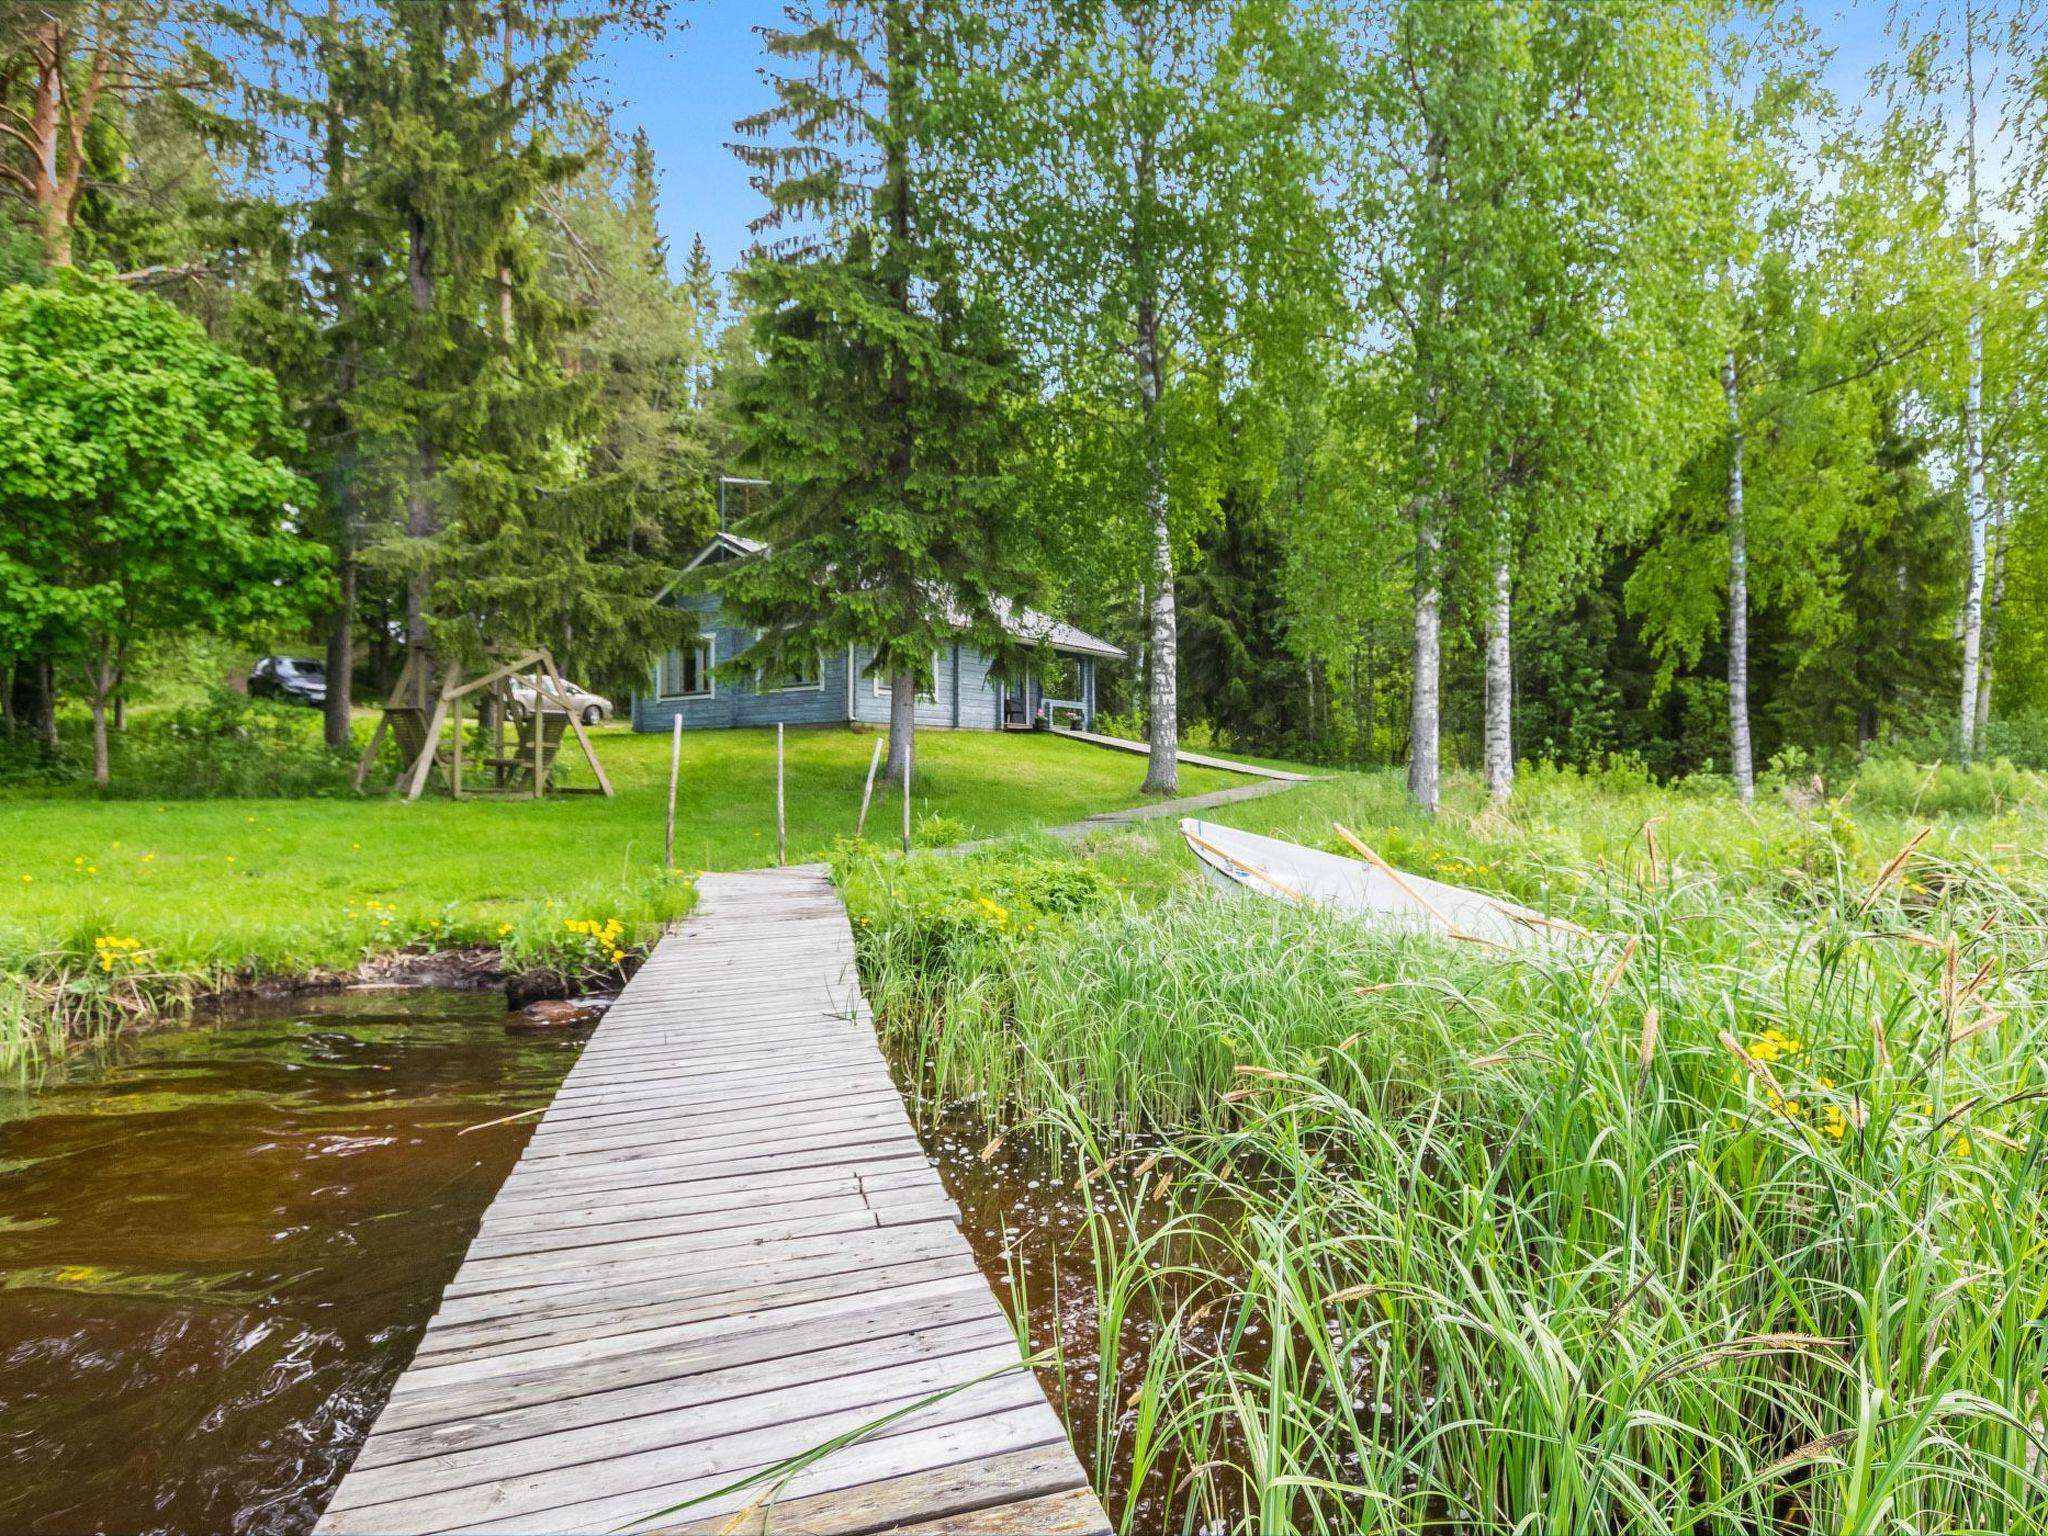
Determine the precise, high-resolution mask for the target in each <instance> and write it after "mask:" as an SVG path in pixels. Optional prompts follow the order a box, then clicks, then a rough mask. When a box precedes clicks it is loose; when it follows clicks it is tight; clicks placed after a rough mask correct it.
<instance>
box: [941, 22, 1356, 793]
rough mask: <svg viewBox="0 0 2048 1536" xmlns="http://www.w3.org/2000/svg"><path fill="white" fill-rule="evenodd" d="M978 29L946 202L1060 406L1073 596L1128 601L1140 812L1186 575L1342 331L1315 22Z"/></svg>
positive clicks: (1170, 740)
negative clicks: (967, 136)
mask: <svg viewBox="0 0 2048 1536" xmlns="http://www.w3.org/2000/svg"><path fill="white" fill-rule="evenodd" d="M995 15H996V18H997V20H998V21H999V23H1000V26H999V27H998V29H996V30H995V31H993V32H991V33H990V34H989V37H988V40H987V42H986V44H985V46H984V47H983V49H982V57H983V59H984V61H985V62H984V64H983V66H982V69H981V74H982V75H983V76H984V77H986V78H987V79H988V80H989V81H991V82H992V84H991V86H990V89H989V90H988V91H987V92H986V93H985V97H984V100H985V103H986V106H985V110H984V111H983V113H982V114H981V116H980V118H979V119H978V134H979V138H978V142H977V143H976V145H975V146H974V148H973V151H972V153H971V155H970V156H969V157H968V158H969V161H970V164H969V165H968V166H967V167H965V168H964V169H965V170H967V171H968V172H969V174H964V175H962V177H961V178H960V194H961V200H962V202H963V205H967V206H971V207H972V208H973V210H974V214H975V218H976V222H977V225H978V242H979V249H980V250H981V251H982V252H983V253H984V257H983V259H984V262H985V264H986V265H988V266H989V267H990V268H992V269H993V270H994V271H996V272H997V273H999V274H1000V275H1001V276H1002V278H1003V280H1004V283H1005V288H1006V294H1007V298H1008V302H1009V307H1010V309H1011V312H1012V313H1013V315H1014V316H1015V317H1016V323H1017V325H1018V327H1019V334H1020V338H1021V339H1022V340H1023V342H1024V344H1025V347H1026V350H1027V355H1029V356H1030V357H1031V358H1032V359H1033V361H1034V362H1035V363H1037V364H1038V365H1040V366H1041V367H1042V368H1043V370H1044V372H1045V373H1046V375H1047V376H1048V378H1049V379H1050V380H1051V381H1052V387H1053V391H1054V394H1053V413H1052V414H1051V416H1049V417H1048V418H1047V419H1046V428H1047V431H1046V435H1045V438H1044V440H1043V442H1042V445H1041V449H1040V453H1039V458H1040V462H1041V466H1042V467H1043V468H1044V469H1045V470H1046V471H1047V472H1048V475H1049V478H1050V479H1051V480H1052V482H1053V484H1052V485H1050V486H1049V487H1047V492H1048V494H1047V495H1046V496H1045V513H1046V516H1047V521H1048V524H1049V531H1050V532H1051V533H1052V535H1053V536H1054V537H1055V539H1056V540H1058V541H1059V542H1060V544H1061V545H1062V546H1063V555H1062V559H1061V563H1062V565H1063V567H1064V571H1065V576H1066V579H1067V581H1068V584H1069V588H1070V590H1072V591H1073V592H1075V593H1076V594H1078V595H1081V596H1082V598H1083V606H1085V607H1090V608H1102V607H1106V606H1107V605H1108V602H1109V601H1110V600H1112V599H1113V596H1116V595H1121V594H1132V593H1136V594H1139V595H1141V597H1142V606H1143V607H1144V608H1145V610H1146V612H1145V615H1144V619H1143V624H1142V628H1141V632H1142V634H1143V636H1144V645H1143V655H1144V659H1145V662H1146V666H1147V670H1148V673H1149V676H1148V679H1147V682H1148V686H1147V711H1146V712H1147V715H1148V736H1149V742H1150V758H1149V762H1148V765H1147V770H1146V775H1145V790H1146V792H1147V793H1153V794H1170V793H1172V792H1173V791H1174V789H1175V788H1176V786H1177V784H1178V782H1179V780H1178V757H1177V751H1178V745H1179V717H1180V702H1179V659H1178V637H1179V624H1178V615H1177V610H1176V579H1177V574H1178V571H1179V568H1180V564H1181V562H1183V561H1184V560H1186V559H1188V558H1189V557H1190V556H1191V555H1192V554H1193V552H1194V550H1195V547H1196V544H1197V541H1198V537H1199V535H1200V533H1201V532H1202V531H1203V530H1204V529H1205V528H1208V527H1209V526H1211V525H1212V524H1213V522H1214V521H1215V519H1216V518H1217V516H1218V515H1219V509H1220V506H1221V498H1222V496H1223V493H1224V489H1225V487H1226V486H1227V485H1231V484H1235V485H1238V486H1241V487H1243V488H1244V489H1245V490H1246V491H1248V492H1249V493H1250V494H1252V495H1254V496H1256V495H1259V494H1263V492H1264V490H1265V489H1266V488H1267V487H1268V486H1269V485H1270V483H1271V481H1272V478H1273V476H1274V474H1275V472H1276V468H1277V465H1278V462H1279V458H1280V452H1281V445H1282V443H1283V442H1284V440H1285V435H1286V424H1287V419H1288V415H1289V411H1288V403H1289V401H1290V400H1291V399H1293V398H1295V397H1296V395H1297V392H1298V391H1299V390H1301V389H1302V388H1303V387H1304V386H1305V385H1306V383H1307V381H1308V379H1309V377H1310V376H1311V374H1312V371H1313V370H1312V367H1311V364H1312V361H1313V360H1314V357H1315V348H1316V345H1317V343H1318V342H1320V341H1321V340H1322V339H1323V338H1324V337H1325V336H1326V335H1327V334H1328V332H1329V329H1330V326H1329V322H1330V316H1331V313H1332V312H1333V310H1334V309H1335V307H1336V301H1335V297H1334V294H1335V272H1334V265H1333V248H1332V242H1331V240H1330V238H1329V230H1328V222H1329V208H1328V205H1327V202H1326V201H1325V200H1324V199H1323V198H1321V197H1320V196H1319V195H1318V190H1317V187H1316V169H1317V167H1318V166H1319V165H1321V164H1322V163H1323V160H1324V157H1325V149H1326V146H1325V145H1324V144H1323V142H1322V139H1321V134H1322V132H1323V130H1324V129H1325V128H1326V127H1327V126H1328V124H1329V122H1330V121H1331V118H1332V115H1333V98H1334V93H1335V91H1336V89H1337V86H1338V74H1337V71H1336V69H1335V67H1334V62H1333V58H1334V55H1333V49H1332V42H1331V34H1330V27H1329V22H1328V18H1327V17H1326V15H1325V14H1324V12H1323V10H1322V8H1321V7H1320V6H1316V5H1298V4H1288V3H1282V0H1194V3H1185V4H1168V3H1163V0H1067V3H1061V4H1055V5H1025V4H1018V5H1006V6H1001V7H998V8H996V10H995Z"/></svg>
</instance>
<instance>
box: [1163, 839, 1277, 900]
mask: <svg viewBox="0 0 2048 1536" xmlns="http://www.w3.org/2000/svg"><path fill="white" fill-rule="evenodd" d="M1180 835H1181V836H1182V837H1184V838H1186V839H1187V840H1188V841H1189V842H1191V843H1193V844H1194V845H1195V846H1196V847H1197V848H1206V849H1208V850H1209V852H1211V853H1213V854H1215V855H1216V857H1217V858H1219V859H1221V860H1223V862H1224V863H1226V864H1231V865H1235V866H1236V867H1237V868H1239V869H1241V870H1243V871H1244V872H1245V873H1246V874H1248V875H1250V876H1251V877H1252V878H1253V879H1255V880H1263V881H1265V883H1266V884H1268V885H1270V886H1271V887H1273V889H1274V890H1276V891H1278V892H1279V893H1280V894H1281V895H1283V896H1285V897H1286V898H1287V899H1288V900H1289V901H1302V902H1305V901H1307V900H1308V898H1307V897H1306V896H1304V895H1302V894H1301V892H1300V891H1298V890H1296V889H1295V888H1294V887H1293V886H1291V885H1289V884H1288V883H1287V882H1286V881H1285V880H1282V879H1281V878H1280V877H1279V876H1278V875H1269V874H1267V873H1266V871H1264V870H1263V869H1261V868H1259V866H1258V865H1256V864H1248V863H1246V862H1245V861H1244V860H1243V859H1242V858H1240V857H1238V855H1236V854H1234V853H1231V852H1230V851H1229V850H1227V849H1223V848H1218V847H1217V846H1216V845H1215V844H1214V843H1212V842H1210V841H1209V839H1207V838H1206V837H1204V836H1202V835H1201V833H1199V832H1190V831H1189V830H1188V829H1187V828H1186V827H1182V828H1181V829H1180Z"/></svg>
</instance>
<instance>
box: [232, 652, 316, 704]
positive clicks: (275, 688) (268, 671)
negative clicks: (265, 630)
mask: <svg viewBox="0 0 2048 1536" xmlns="http://www.w3.org/2000/svg"><path fill="white" fill-rule="evenodd" d="M249 697H250V698H252V699H282V700H284V702H286V703H287V704H311V705H313V706H314V707H315V708H318V707H319V706H321V705H324V704H325V703H326V702H327V668H326V667H325V666H324V665H323V664H321V663H320V662H317V661H307V660H305V659H304V658H303V657H298V656H266V657H264V658H263V659H262V660H261V661H259V662H257V663H256V665H255V666H253V667H251V668H250V669H249Z"/></svg>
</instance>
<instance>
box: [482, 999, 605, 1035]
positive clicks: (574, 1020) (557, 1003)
mask: <svg viewBox="0 0 2048 1536" xmlns="http://www.w3.org/2000/svg"><path fill="white" fill-rule="evenodd" d="M608 1002H609V999H604V998H575V999H572V1000H566V1001H565V1000H563V999H560V998H546V999H543V1000H542V1001H540V1002H537V1003H528V1004H527V1005H526V1006H525V1007H524V1008H522V1009H520V1010H519V1012H517V1013H516V1014H514V1015H513V1016H512V1017H511V1018H510V1019H508V1020H507V1021H506V1023H505V1027H506V1028H507V1029H517V1030H535V1031H538V1030H544V1029H576V1028H579V1027H581V1026H583V1025H586V1024H595V1023H596V1022H597V1021H598V1020H599V1019H601V1018H603V1017H604V1010H605V1007H606V1005H607V1003H608Z"/></svg>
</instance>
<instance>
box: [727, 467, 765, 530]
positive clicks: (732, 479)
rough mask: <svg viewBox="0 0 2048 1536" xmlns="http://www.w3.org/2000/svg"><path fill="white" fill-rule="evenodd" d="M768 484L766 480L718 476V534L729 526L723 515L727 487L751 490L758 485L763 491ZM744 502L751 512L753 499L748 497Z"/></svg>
mask: <svg viewBox="0 0 2048 1536" xmlns="http://www.w3.org/2000/svg"><path fill="white" fill-rule="evenodd" d="M768 484H769V482H768V481H766V480H743V479H741V478H740V477H739V476H738V475H720V476H719V477H718V531H719V532H720V533H723V532H725V530H726V528H727V527H728V525H729V519H728V518H727V517H726V515H725V493H726V490H727V488H728V487H731V486H735V485H743V486H746V487H748V488H749V489H751V488H753V487H754V486H757V485H758V486H761V487H763V488H764V489H765V488H766V487H767V485H768ZM746 500H747V505H748V509H749V510H751V509H752V506H753V498H752V497H751V496H749V497H748V498H747V499H746Z"/></svg>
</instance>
